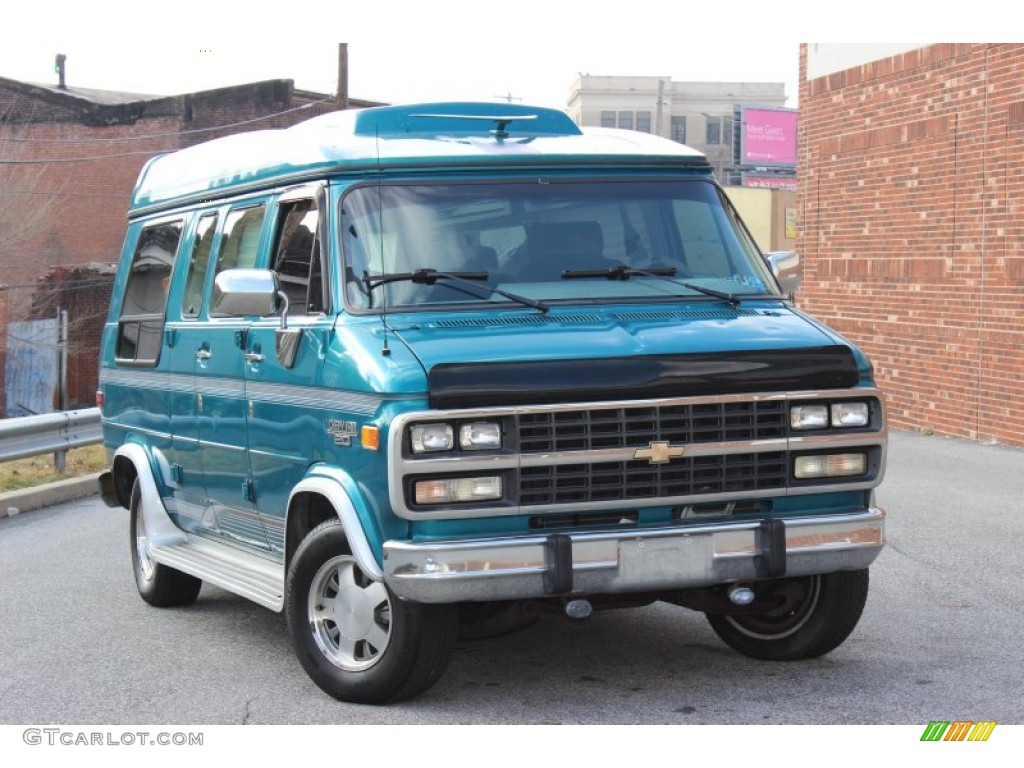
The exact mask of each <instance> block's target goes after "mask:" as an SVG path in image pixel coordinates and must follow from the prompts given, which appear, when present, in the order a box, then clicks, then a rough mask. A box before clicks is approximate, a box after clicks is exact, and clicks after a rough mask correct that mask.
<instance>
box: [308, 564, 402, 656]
mask: <svg viewBox="0 0 1024 768" xmlns="http://www.w3.org/2000/svg"><path fill="white" fill-rule="evenodd" d="M307 610H308V616H309V625H310V630H311V631H312V633H313V639H314V640H315V641H316V644H317V647H318V648H319V649H320V652H321V653H323V655H324V657H325V658H326V659H327V660H328V661H330V662H331V663H332V664H334V665H335V666H336V667H340V668H341V669H344V670H347V671H350V672H358V671H361V670H364V669H368V668H370V667H372V666H373V665H374V664H376V663H377V662H378V661H379V660H380V659H381V657H382V656H383V654H384V651H385V650H387V647H388V643H389V642H390V641H391V599H390V597H389V595H388V590H387V588H386V587H385V586H384V584H383V582H380V581H373V580H372V579H371V578H369V577H368V576H367V575H366V574H364V573H363V571H362V570H361V569H360V568H359V565H358V564H357V563H356V561H355V559H354V558H353V557H351V556H349V555H342V556H339V557H335V558H333V559H331V560H328V561H327V562H326V563H324V564H323V565H322V566H320V569H319V570H318V571H317V572H316V575H315V576H314V577H313V583H312V585H311V586H310V590H309V603H308V607H307Z"/></svg>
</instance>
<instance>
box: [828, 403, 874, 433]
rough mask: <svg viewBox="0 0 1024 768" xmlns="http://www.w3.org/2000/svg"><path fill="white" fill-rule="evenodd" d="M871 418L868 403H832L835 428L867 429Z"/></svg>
mask: <svg viewBox="0 0 1024 768" xmlns="http://www.w3.org/2000/svg"><path fill="white" fill-rule="evenodd" d="M869 418H870V417H869V414H868V404H867V403H832V426H833V427H866V426H867V425H868V419H869Z"/></svg>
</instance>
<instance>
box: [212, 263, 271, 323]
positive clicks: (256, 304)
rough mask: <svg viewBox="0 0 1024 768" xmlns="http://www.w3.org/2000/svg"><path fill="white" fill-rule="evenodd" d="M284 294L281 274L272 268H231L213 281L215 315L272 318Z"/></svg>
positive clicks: (213, 309)
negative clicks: (277, 273) (280, 278)
mask: <svg viewBox="0 0 1024 768" xmlns="http://www.w3.org/2000/svg"><path fill="white" fill-rule="evenodd" d="M280 292H281V289H280V287H279V286H278V283H277V275H276V274H274V273H273V272H271V271H270V270H269V269H228V270H225V271H224V272H221V273H220V274H219V275H217V279H216V280H214V282H213V301H212V303H211V307H210V314H211V315H219V316H235V317H241V316H245V315H257V316H258V317H266V316H267V315H272V314H274V313H275V312H276V311H277V308H278V294H279V293H280Z"/></svg>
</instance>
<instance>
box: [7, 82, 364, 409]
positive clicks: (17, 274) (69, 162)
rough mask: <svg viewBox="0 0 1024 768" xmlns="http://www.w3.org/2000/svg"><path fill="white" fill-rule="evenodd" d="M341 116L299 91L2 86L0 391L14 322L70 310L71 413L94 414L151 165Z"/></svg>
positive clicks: (328, 101) (326, 100) (321, 98)
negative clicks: (137, 196) (201, 146)
mask: <svg viewBox="0 0 1024 768" xmlns="http://www.w3.org/2000/svg"><path fill="white" fill-rule="evenodd" d="M374 105H375V103H374V102H366V101H355V100H350V101H349V106H351V107H364V106H374ZM335 108H336V107H335V98H334V97H333V96H330V95H327V94H320V93H312V92H309V91H301V90H298V89H296V88H295V87H294V85H293V83H292V81H291V80H270V81H265V82H259V83H250V84H246V85H239V86H232V87H228V88H220V89H216V90H210V91H203V92H199V93H189V94H182V95H178V96H147V95H140V94H130V93H118V92H112V91H100V90H93V89H86V88H75V87H60V86H44V85H33V84H29V83H23V82H19V81H16V80H9V79H6V78H0V391H3V384H4V370H5V357H6V355H5V352H6V341H7V332H6V326H7V322H8V320H10V321H14V320H21V319H28V318H32V317H38V316H47V317H49V316H52V315H51V314H49V313H52V312H54V311H56V308H63V309H69V308H71V309H72V311H69V324H70V334H69V335H70V340H71V348H70V353H71V354H70V358H71V359H70V361H69V370H70V371H71V372H72V374H73V375H72V381H71V382H69V384H70V386H69V392H68V406H69V407H78V406H88V405H91V404H92V400H93V391H94V390H95V387H96V373H95V371H96V358H97V342H98V336H99V332H100V327H101V325H102V320H103V318H102V317H99V318H98V319H97V311H96V307H97V306H102V305H105V304H106V302H107V300H108V297H109V293H110V285H111V281H112V277H113V275H112V271H111V270H110V269H109V268H108V267H107V265H110V264H112V263H116V261H117V257H118V254H119V253H120V250H121V244H122V240H123V238H124V231H125V212H126V211H127V208H128V199H129V196H130V194H131V191H132V188H133V187H134V185H135V181H136V179H137V177H138V175H139V171H140V170H141V169H142V166H143V165H144V164H145V162H146V161H147V160H148V159H149V158H151V157H153V156H154V155H156V154H160V153H163V152H170V151H174V150H176V149H180V148H182V147H186V146H190V145H192V144H196V143H199V142H202V141H207V140H209V139H213V138H217V137H220V136H225V135H228V134H231V133H237V132H241V131H250V130H258V129H265V128H283V127H287V126H289V125H293V124H295V123H297V122H299V121H302V120H305V119H308V118H310V117H314V116H315V115H318V114H322V113H324V112H329V111H331V110H333V109H335ZM90 265H92V266H90ZM3 286H6V287H3ZM42 289H45V293H41V292H40V291H41V290H42ZM83 293H90V294H95V295H91V296H88V297H86V296H83V295H81V294H83ZM74 307H89V308H90V309H89V310H88V311H87V312H86V311H85V310H81V311H79V312H75V311H74V310H73V308H74ZM2 416H3V403H2V401H0V417H2Z"/></svg>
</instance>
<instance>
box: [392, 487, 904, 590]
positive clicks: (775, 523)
mask: <svg viewBox="0 0 1024 768" xmlns="http://www.w3.org/2000/svg"><path fill="white" fill-rule="evenodd" d="M884 520H885V511H884V510H882V509H879V508H877V507H870V508H868V509H865V510H863V511H861V512H857V513H853V514H845V515H820V516H816V517H789V518H779V519H768V520H763V521H758V520H748V521H744V522H735V523H718V524H714V525H698V526H693V525H685V526H684V525H678V526H673V527H669V528H656V529H651V530H630V531H611V532H593V533H589V532H588V533H572V534H553V535H548V536H523V537H508V538H495V539H481V540H468V541H463V540H459V541H435V542H412V541H388V542H385V544H384V578H385V581H386V582H387V584H388V586H389V587H391V589H392V591H394V593H395V594H397V595H398V596H399V597H401V598H405V599H408V600H414V601H416V602H422V603H452V602H462V601H482V600H513V599H523V598H539V597H550V596H553V595H561V594H609V593H616V592H644V591H654V590H668V589H685V588H693V587H708V586H713V585H716V584H727V583H731V582H735V581H752V580H757V579H764V578H773V577H779V576H808V575H811V574H816V573H830V572H832V571H844V570H857V569H860V568H866V567H867V566H868V565H870V564H871V562H872V561H873V560H874V559H875V558H876V557H877V556H878V553H879V552H880V551H881V549H882V546H883V545H884V544H885V531H884V527H885V526H884Z"/></svg>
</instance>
